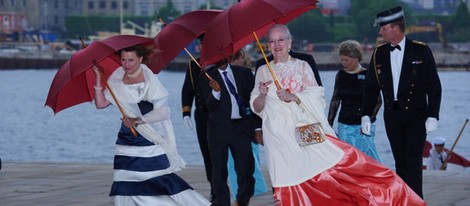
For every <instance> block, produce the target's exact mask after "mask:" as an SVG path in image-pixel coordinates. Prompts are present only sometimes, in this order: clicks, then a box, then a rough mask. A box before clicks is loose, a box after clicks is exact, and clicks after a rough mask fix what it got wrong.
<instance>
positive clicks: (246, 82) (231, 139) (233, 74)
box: [201, 60, 255, 206]
mask: <svg viewBox="0 0 470 206" xmlns="http://www.w3.org/2000/svg"><path fill="white" fill-rule="evenodd" d="M207 74H209V76H211V77H212V79H210V80H209V79H208V78H202V79H201V88H202V89H203V93H204V97H205V100H206V107H207V109H208V110H209V121H208V122H207V134H208V136H207V137H208V144H209V150H210V152H211V159H212V168H213V169H212V185H213V187H214V195H215V198H216V202H217V205H221V206H229V205H230V191H229V188H228V186H227V176H228V170H227V160H228V159H227V158H228V150H229V149H230V151H231V152H232V156H233V160H234V162H235V172H236V173H237V183H238V191H237V195H236V197H237V200H236V201H237V204H238V205H239V206H242V205H248V203H249V200H250V198H251V196H252V195H253V193H254V184H255V180H254V178H253V171H254V158H253V153H252V151H251V150H252V149H251V141H252V140H253V139H252V137H253V136H254V126H253V124H252V120H251V115H252V114H251V110H250V109H249V98H250V93H251V90H252V89H253V87H254V76H253V73H252V72H251V70H250V69H249V68H246V67H242V66H234V65H229V64H228V61H227V60H221V61H219V62H217V63H216V64H215V66H213V67H211V68H210V69H208V70H207Z"/></svg>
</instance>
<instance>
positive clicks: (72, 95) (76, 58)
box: [45, 35, 159, 113]
mask: <svg viewBox="0 0 470 206" xmlns="http://www.w3.org/2000/svg"><path fill="white" fill-rule="evenodd" d="M139 44H142V45H145V46H147V47H149V48H151V47H154V45H153V39H152V38H146V37H140V36H134V35H117V36H113V37H110V38H108V39H105V40H102V41H96V42H93V43H91V44H90V45H89V46H87V47H86V48H84V49H82V50H79V51H77V52H75V53H74V54H73V55H72V56H71V57H70V59H69V60H68V61H67V62H66V63H65V64H64V65H62V67H61V68H60V69H59V70H58V71H57V74H56V75H55V77H54V79H53V80H52V83H51V86H50V88H49V94H48V95H47V99H46V103H45V105H46V106H49V107H50V108H51V109H52V110H53V111H54V113H58V112H60V111H61V110H63V109H66V108H69V107H71V106H74V105H77V104H80V103H83V102H90V101H93V100H94V98H95V92H94V88H93V85H95V82H96V78H95V74H94V72H93V71H92V69H91V68H92V66H93V65H94V62H96V63H97V64H98V66H99V67H101V68H102V69H103V73H104V76H106V77H109V75H111V73H113V72H114V70H115V69H117V68H118V67H119V66H121V62H120V59H119V57H118V56H117V55H116V52H117V51H119V50H120V49H123V48H126V47H130V46H134V45H139ZM154 51H155V50H154ZM155 53H156V52H153V53H152V54H151V55H150V57H147V59H150V60H153V61H151V62H149V63H146V64H147V65H148V66H149V68H150V69H152V71H154V72H155V73H157V72H159V70H158V69H156V67H155V61H154V58H152V56H153V55H155Z"/></svg>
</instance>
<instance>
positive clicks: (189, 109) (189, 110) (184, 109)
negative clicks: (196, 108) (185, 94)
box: [183, 106, 191, 112]
mask: <svg viewBox="0 0 470 206" xmlns="http://www.w3.org/2000/svg"><path fill="white" fill-rule="evenodd" d="M183 112H191V107H190V106H184V107H183Z"/></svg>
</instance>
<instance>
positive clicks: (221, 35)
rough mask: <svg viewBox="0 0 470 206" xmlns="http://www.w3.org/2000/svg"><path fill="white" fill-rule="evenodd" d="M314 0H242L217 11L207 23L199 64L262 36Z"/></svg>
mask: <svg viewBox="0 0 470 206" xmlns="http://www.w3.org/2000/svg"><path fill="white" fill-rule="evenodd" d="M316 3H317V0H295V1H286V0H243V1H241V2H240V3H237V4H235V5H233V6H232V7H230V8H228V9H226V10H224V11H223V12H222V13H220V14H219V15H217V16H216V17H215V19H214V20H212V21H211V22H210V23H209V25H208V26H207V29H206V32H205V36H204V46H203V47H202V50H201V64H203V65H209V64H212V63H215V62H217V61H218V60H221V59H223V58H228V57H229V56H230V55H232V54H233V53H235V52H236V51H238V50H239V49H241V48H242V47H244V46H245V45H247V44H248V43H250V42H252V41H254V40H255V37H254V35H253V32H256V34H257V35H259V36H263V35H265V34H266V32H267V31H268V29H269V28H270V27H271V26H273V25H274V24H286V23H287V22H289V21H291V20H292V19H294V18H295V17H297V16H299V15H301V14H303V13H305V12H306V11H309V10H311V9H314V8H315V4H316Z"/></svg>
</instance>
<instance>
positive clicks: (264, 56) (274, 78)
mask: <svg viewBox="0 0 470 206" xmlns="http://www.w3.org/2000/svg"><path fill="white" fill-rule="evenodd" d="M253 36H255V39H256V43H257V44H258V46H259V49H260V50H261V54H263V58H264V61H266V65H267V66H268V69H269V73H271V76H272V77H273V80H274V84H275V85H276V88H277V89H281V84H279V81H277V77H276V74H274V71H273V68H271V64H269V61H268V58H267V57H266V54H265V53H264V50H263V47H262V46H261V43H260V42H259V39H258V35H256V32H255V31H254V32H253Z"/></svg>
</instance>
